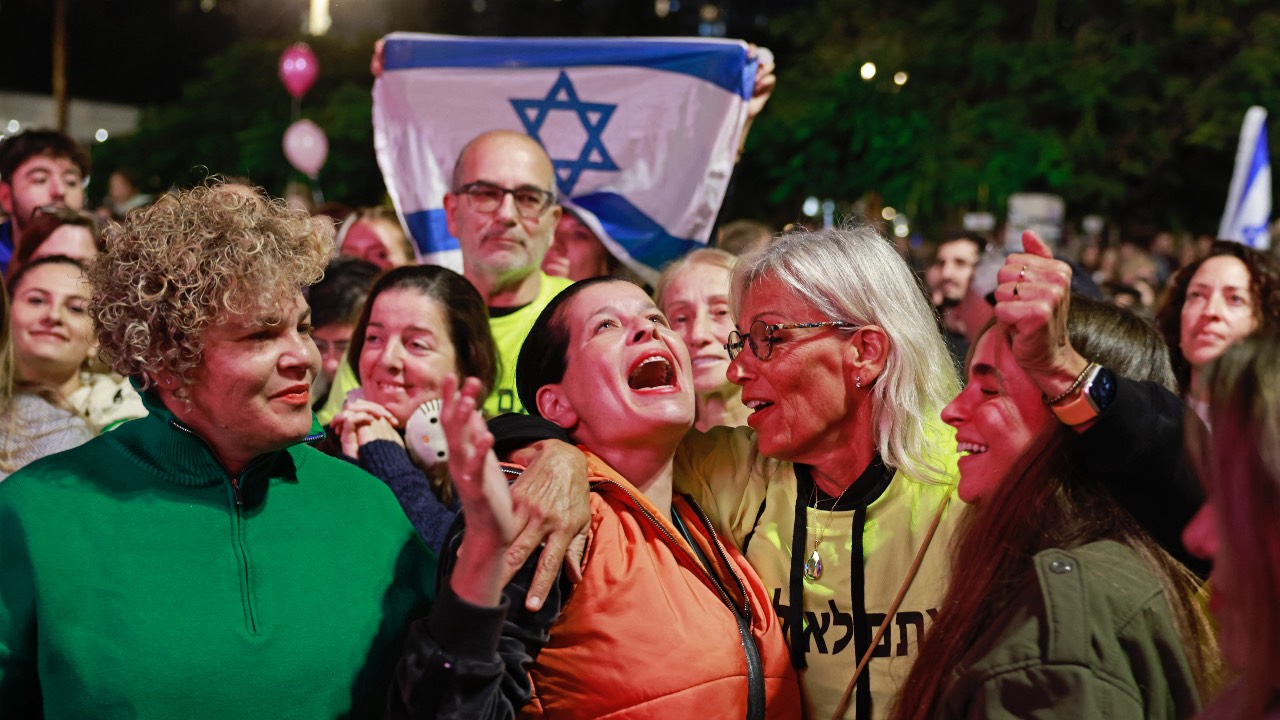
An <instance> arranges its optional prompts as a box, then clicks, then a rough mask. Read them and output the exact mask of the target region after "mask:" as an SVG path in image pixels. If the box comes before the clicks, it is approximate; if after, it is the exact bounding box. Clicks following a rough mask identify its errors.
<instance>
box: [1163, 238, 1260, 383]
mask: <svg viewBox="0 0 1280 720" xmlns="http://www.w3.org/2000/svg"><path fill="white" fill-rule="evenodd" d="M1222 256H1225V257H1233V258H1237V259H1239V260H1240V262H1242V263H1244V266H1245V268H1247V269H1248V270H1249V295H1251V296H1252V297H1253V316H1254V317H1255V318H1257V320H1258V330H1269V331H1271V332H1277V331H1280V260H1276V258H1274V257H1272V256H1271V255H1268V254H1266V253H1264V252H1260V251H1258V250H1254V249H1253V248H1251V247H1249V246H1247V245H1242V244H1240V243H1238V242H1230V241H1227V240H1215V241H1214V243H1213V245H1212V246H1210V248H1209V254H1208V255H1205V256H1204V257H1203V258H1200V259H1199V260H1197V261H1195V262H1193V263H1190V264H1188V265H1187V266H1186V267H1184V268H1182V269H1181V270H1179V271H1178V272H1177V273H1175V274H1174V276H1173V278H1172V279H1171V280H1170V281H1169V287H1168V288H1166V289H1165V293H1164V298H1163V299H1162V300H1161V302H1160V309H1159V310H1157V311H1156V326H1157V327H1159V328H1160V332H1161V333H1162V334H1163V335H1164V341H1165V343H1167V344H1168V345H1169V359H1170V360H1171V361H1172V362H1173V374H1174V376H1175V377H1177V378H1178V386H1179V387H1180V388H1181V389H1182V392H1183V394H1184V395H1185V394H1186V393H1187V392H1188V391H1189V390H1190V387H1189V385H1190V383H1191V364H1190V363H1189V362H1187V358H1186V357H1185V356H1184V355H1183V354H1182V306H1183V305H1185V304H1186V303H1187V290H1188V288H1189V287H1190V286H1191V278H1192V277H1194V276H1195V274H1196V271H1197V270H1199V269H1200V266H1201V265H1203V264H1204V262H1205V261H1206V260H1208V259H1209V258H1212V257H1222Z"/></svg>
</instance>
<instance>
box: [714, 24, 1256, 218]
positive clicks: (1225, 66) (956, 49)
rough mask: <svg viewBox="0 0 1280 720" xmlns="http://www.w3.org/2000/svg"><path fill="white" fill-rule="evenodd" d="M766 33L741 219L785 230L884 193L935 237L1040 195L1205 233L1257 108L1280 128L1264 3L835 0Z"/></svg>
mask: <svg viewBox="0 0 1280 720" xmlns="http://www.w3.org/2000/svg"><path fill="white" fill-rule="evenodd" d="M772 31H773V38H772V39H770V40H768V41H767V42H770V43H773V44H776V46H777V49H779V73H778V74H779V84H778V90H777V92H776V94H775V98H774V100H773V102H772V103H771V106H770V107H769V108H768V109H767V110H766V111H765V113H764V114H763V115H762V116H761V118H760V119H759V121H758V122H757V124H756V128H755V129H754V130H753V131H752V137H751V139H750V143H749V145H748V152H747V156H746V160H745V163H746V165H745V167H744V168H743V172H742V173H741V174H740V175H741V177H742V178H743V179H742V180H741V181H740V183H739V187H738V192H737V197H736V198H735V201H736V202H737V203H738V204H739V206H740V207H743V208H748V207H759V206H762V205H767V206H771V207H775V208H778V215H779V216H780V217H775V218H774V219H775V220H777V219H791V217H794V213H795V209H796V208H797V207H798V206H799V203H800V201H801V200H802V199H803V198H804V197H805V196H809V195H816V196H819V197H825V198H834V199H836V200H837V201H838V202H845V203H851V202H852V201H854V200H856V199H858V198H859V197H862V196H864V195H865V194H867V193H869V192H876V193H879V194H880V195H881V196H883V198H884V200H885V202H886V203H887V204H891V205H894V206H895V207H897V208H899V209H901V210H904V211H905V212H907V213H908V214H909V215H910V216H911V217H912V218H913V220H914V221H915V225H916V227H917V228H923V229H925V230H926V231H929V232H937V231H939V230H940V229H942V228H943V227H946V226H950V225H953V224H955V223H956V221H957V220H958V215H959V214H960V213H962V212H964V211H967V210H989V211H993V212H995V213H997V215H1002V214H1003V211H1004V207H1005V203H1006V201H1007V199H1008V196H1009V195H1010V194H1011V193H1015V192H1020V191H1027V190H1041V191H1050V192H1055V193H1058V194H1061V195H1063V196H1064V197H1065V199H1066V201H1067V207H1068V213H1069V214H1071V215H1073V216H1076V217H1079V216H1081V215H1084V214H1087V213H1094V212H1096V213H1102V214H1104V215H1106V216H1108V217H1109V218H1111V219H1112V220H1114V221H1116V222H1118V223H1119V224H1120V226H1121V227H1124V228H1128V229H1131V230H1135V231H1137V230H1139V229H1150V228H1154V227H1170V228H1174V229H1191V230H1197V231H1198V230H1203V229H1210V228H1212V227H1216V221H1217V217H1218V216H1219V215H1220V214H1221V212H1222V204H1223V201H1224V200H1225V197H1226V192H1227V186H1228V184H1229V181H1230V177H1231V170H1232V163H1233V161H1234V156H1235V148H1236V142H1237V139H1238V135H1239V131H1240V123H1241V120H1242V119H1243V116H1244V112H1245V110H1246V109H1247V108H1248V107H1249V106H1250V105H1262V106H1263V107H1266V108H1268V109H1270V110H1272V111H1280V84H1278V83H1276V81H1275V78H1277V77H1280V9H1277V8H1276V7H1275V6H1274V4H1272V3H1265V2H1259V1H1257V0H1218V1H1205V2H1197V1H1195V0H1111V1H1110V2H1099V1H1097V0H1034V1H1031V0H1028V2H1022V3H990V2H985V1H984V0H949V1H947V2H926V1H925V0H906V1H904V2H899V3H892V4H883V3H874V2H869V1H868V0H827V1H826V2H820V3H817V4H815V5H814V6H812V7H809V8H806V9H804V10H803V11H802V12H798V13H795V14H793V15H791V16H788V17H787V18H785V19H784V20H783V21H782V22H780V23H776V24H775V26H774V27H773V28H772ZM866 61H871V62H874V63H875V64H876V66H877V69H878V72H877V74H876V76H875V77H874V78H873V79H872V80H871V81H869V82H868V81H864V80H863V79H862V78H861V76H860V75H859V68H860V66H861V65H862V63H863V62H866ZM897 71H904V72H906V73H908V81H907V83H906V85H904V86H901V87H899V86H897V85H895V84H894V83H893V79H892V76H893V74H894V73H895V72H897ZM788 214H790V215H788Z"/></svg>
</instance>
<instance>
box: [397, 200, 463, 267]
mask: <svg viewBox="0 0 1280 720" xmlns="http://www.w3.org/2000/svg"><path fill="white" fill-rule="evenodd" d="M404 221H405V223H406V224H407V225H408V226H409V234H410V235H412V236H413V241H414V242H416V243H417V244H418V249H419V250H421V251H422V254H423V255H426V254H428V253H437V252H444V251H445V250H457V249H458V240H457V238H455V237H453V236H452V235H450V234H449V222H448V219H447V218H445V214H444V209H443V208H440V209H436V210H419V211H418V212H414V213H409V214H408V215H405V216H404Z"/></svg>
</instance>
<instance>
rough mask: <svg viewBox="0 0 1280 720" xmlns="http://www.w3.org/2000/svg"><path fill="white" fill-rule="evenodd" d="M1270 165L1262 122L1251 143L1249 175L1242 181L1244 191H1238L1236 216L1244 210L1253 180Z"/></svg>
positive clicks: (1265, 127) (1264, 125)
mask: <svg viewBox="0 0 1280 720" xmlns="http://www.w3.org/2000/svg"><path fill="white" fill-rule="evenodd" d="M1270 164H1271V154H1270V153H1269V152H1267V124H1266V122H1265V121H1264V122H1263V123H1262V126H1261V127H1260V128H1258V139H1257V140H1256V141H1255V142H1254V143H1253V157H1252V158H1251V159H1250V162H1249V175H1248V177H1247V179H1246V180H1245V181H1244V189H1242V190H1241V191H1240V202H1239V203H1237V204H1236V215H1237V216H1239V214H1240V211H1241V210H1243V209H1244V203H1245V201H1246V200H1248V199H1249V191H1250V190H1251V189H1252V188H1253V182H1254V180H1257V179H1258V174H1259V173H1261V172H1262V169H1263V168H1265V167H1267V166H1268V165H1270Z"/></svg>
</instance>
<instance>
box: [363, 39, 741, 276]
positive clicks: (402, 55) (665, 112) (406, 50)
mask: <svg viewBox="0 0 1280 720" xmlns="http://www.w3.org/2000/svg"><path fill="white" fill-rule="evenodd" d="M755 68H756V62H755V60H753V59H749V58H748V57H747V46H746V44H745V43H742V42H738V41H729V40H701V39H699V40H686V39H670V38H663V39H633V38H627V39H583V38H464V37H453V36H445V35H420V34H410V33H394V34H392V35H389V36H387V39H386V43H385V45H384V48H383V75H382V77H381V78H380V79H379V80H378V81H377V82H376V83H375V84H374V88H373V125H374V146H375V150H376V152H377V156H378V163H379V165H380V166H381V168H382V173H383V176H384V178H385V179H386V183H387V189H388V191H389V192H390V194H391V198H392V200H393V201H394V202H395V204H396V209H397V211H398V212H399V213H400V215H401V217H402V218H403V220H404V222H405V226H406V227H407V228H408V229H409V231H410V233H411V234H412V235H413V237H414V240H415V241H416V242H417V243H418V245H419V247H420V248H421V249H422V251H423V255H424V259H425V261H426V262H431V263H436V264H440V265H445V266H448V267H451V268H453V269H455V270H459V271H460V270H461V267H462V260H461V255H460V253H459V250H458V243H457V240H455V239H454V238H452V237H450V236H449V234H448V231H447V230H446V226H445V225H446V224H445V218H444V204H443V198H444V195H445V193H446V192H448V191H449V189H450V188H449V178H450V173H451V172H452V171H453V162H454V160H455V159H456V158H457V155H458V152H459V151H460V150H461V149H462V147H463V145H465V144H466V143H467V141H469V140H471V139H472V138H473V137H475V136H476V135H479V134H480V133H482V132H485V131H488V130H515V131H519V132H524V133H527V134H529V135H531V136H532V137H533V138H534V139H536V140H537V141H538V142H539V143H541V144H542V146H543V147H544V148H545V149H546V150H547V154H548V155H550V156H551V160H552V163H553V164H554V166H555V170H556V182H557V185H558V187H557V194H558V196H559V200H560V202H561V204H563V205H566V206H568V207H572V208H573V209H574V210H575V211H577V212H578V214H579V215H580V216H581V217H582V218H583V221H584V222H585V223H586V224H587V225H589V226H590V227H591V228H592V229H593V230H594V231H595V232H596V234H597V235H598V236H600V239H601V240H602V241H603V242H604V243H605V245H606V246H607V247H608V248H609V250H610V251H611V252H613V254H614V255H616V256H617V257H618V258H619V259H621V260H622V261H623V262H624V263H626V264H627V265H628V266H629V267H630V268H632V269H633V270H635V271H636V272H638V273H639V274H640V275H641V276H643V277H644V278H646V279H647V280H649V281H653V280H654V279H655V278H656V272H657V270H658V269H659V268H661V267H662V265H663V264H665V263H666V262H667V261H669V260H671V259H672V258H675V257H677V256H679V255H681V254H683V253H686V252H688V251H689V250H692V249H694V248H696V247H700V246H704V245H706V243H707V241H708V238H709V236H710V233H711V228H712V225H713V223H714V221H715V217H716V213H717V212H718V211H719V209H720V204H721V202H722V201H723V200H724V194H725V190H726V188H727V186H728V182H729V176H730V174H731V172H732V171H733V165H734V162H735V161H736V159H737V150H738V145H739V142H740V140H741V135H742V129H743V125H744V123H745V122H746V112H747V105H746V103H747V100H748V99H749V98H750V96H751V91H752V85H753V83H754V78H755Z"/></svg>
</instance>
